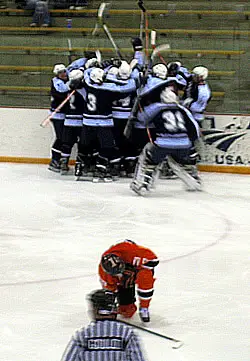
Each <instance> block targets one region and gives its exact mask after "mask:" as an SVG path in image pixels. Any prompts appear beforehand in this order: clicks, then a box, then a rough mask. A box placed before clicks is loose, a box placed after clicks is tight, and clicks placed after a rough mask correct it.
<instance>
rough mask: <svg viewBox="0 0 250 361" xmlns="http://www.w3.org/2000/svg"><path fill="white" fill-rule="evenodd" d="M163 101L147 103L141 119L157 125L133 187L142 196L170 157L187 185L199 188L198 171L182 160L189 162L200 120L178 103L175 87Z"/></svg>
mask: <svg viewBox="0 0 250 361" xmlns="http://www.w3.org/2000/svg"><path fill="white" fill-rule="evenodd" d="M161 100H162V103H153V104H150V105H148V106H146V107H145V108H144V110H143V112H141V113H140V114H139V115H138V120H139V121H141V122H142V124H144V125H145V126H147V127H148V129H149V132H150V127H154V136H152V137H151V138H150V142H148V143H147V144H146V146H145V147H144V149H143V151H142V152H141V154H140V157H139V160H138V163H137V167H136V171H135V176H134V179H133V181H132V183H131V189H132V190H133V191H134V192H136V193H137V194H139V195H144V194H146V193H147V192H148V191H150V190H151V189H152V188H153V186H154V183H155V180H156V179H157V177H158V173H159V167H160V165H161V163H162V162H163V161H164V160H165V159H166V158H167V160H168V163H169V165H170V167H171V168H172V169H173V171H174V173H175V174H176V175H177V176H178V177H179V178H180V179H181V180H182V181H183V182H184V183H185V184H186V185H187V187H188V189H189V190H200V189H201V185H200V179H199V177H198V174H197V173H195V174H192V172H190V173H191V174H188V173H187V172H186V171H185V170H184V169H182V167H181V166H180V165H179V163H182V164H187V163H188V162H190V161H189V154H190V149H191V148H192V144H193V142H194V141H195V140H197V139H198V138H199V137H200V130H199V126H198V123H197V122H196V121H195V119H194V118H193V116H192V114H191V113H190V112H189V111H188V110H187V109H186V108H185V107H183V106H181V105H179V104H178V98H177V95H176V94H175V92H174V91H173V88H172V86H170V87H166V89H164V90H163V92H162V94H161Z"/></svg>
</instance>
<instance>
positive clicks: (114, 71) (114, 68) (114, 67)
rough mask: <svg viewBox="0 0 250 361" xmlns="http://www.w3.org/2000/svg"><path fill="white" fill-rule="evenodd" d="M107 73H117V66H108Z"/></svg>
mask: <svg viewBox="0 0 250 361" xmlns="http://www.w3.org/2000/svg"><path fill="white" fill-rule="evenodd" d="M108 74H111V75H117V74H118V68H117V67H116V66H111V68H109V70H108Z"/></svg>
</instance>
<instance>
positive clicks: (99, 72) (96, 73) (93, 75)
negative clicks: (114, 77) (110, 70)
mask: <svg viewBox="0 0 250 361" xmlns="http://www.w3.org/2000/svg"><path fill="white" fill-rule="evenodd" d="M104 74H105V73H104V70H103V69H101V68H93V70H91V72H90V74H89V77H90V79H91V80H92V82H93V83H96V84H102V83H103V81H104Z"/></svg>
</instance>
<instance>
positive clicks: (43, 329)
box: [0, 163, 250, 361]
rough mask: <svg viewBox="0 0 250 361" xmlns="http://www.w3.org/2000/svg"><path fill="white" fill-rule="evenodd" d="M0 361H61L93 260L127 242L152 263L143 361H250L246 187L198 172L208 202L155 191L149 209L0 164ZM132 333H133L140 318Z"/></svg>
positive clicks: (122, 195) (165, 185) (175, 190)
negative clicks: (178, 343)
mask: <svg viewBox="0 0 250 361" xmlns="http://www.w3.org/2000/svg"><path fill="white" fill-rule="evenodd" d="M0 172H1V182H0V183H1V187H0V199H1V208H0V219H1V228H0V239H1V241H0V249H1V262H0V272H1V281H0V282H1V283H0V291H1V298H0V309H1V311H0V316H1V317H0V360H1V361H57V360H58V361H59V360H60V358H61V355H62V353H63V351H64V349H65V347H66V344H67V342H68V341H69V339H70V337H71V335H72V334H73V332H74V330H75V329H77V328H78V327H81V326H83V325H87V324H88V323H89V316H88V313H87V303H86V295H87V294H88V293H89V292H90V291H92V290H93V289H96V288H99V287H100V284H99V280H98V276H97V265H98V261H99V258H100V255H101V253H102V252H103V251H104V250H106V249H107V248H108V247H109V246H110V245H112V244H113V243H116V242H117V241H118V240H123V239H125V238H128V239H132V240H134V241H136V242H138V243H140V244H142V245H145V246H147V247H150V248H151V249H152V250H153V251H154V252H155V253H156V254H157V255H158V256H159V258H160V264H159V266H158V267H157V268H156V277H157V281H156V283H155V294H154V297H153V300H152V303H151V307H150V310H151V319H152V321H151V323H150V324H149V325H147V326H146V327H148V328H150V329H151V330H154V331H156V332H159V333H162V334H164V335H167V336H170V337H174V338H177V339H180V340H182V341H184V345H183V346H182V347H181V348H180V349H178V350H174V349H172V346H173V344H174V343H173V342H171V341H167V340H165V339H162V338H159V337H157V336H154V335H150V334H147V333H145V332H141V331H138V330H137V331H136V332H137V334H138V335H139V336H140V337H141V340H142V343H143V346H144V349H145V354H146V357H147V360H148V361H176V360H178V361H184V360H185V361H249V359H250V345H249V340H250V337H249V329H250V302H249V298H250V292H249V284H250V282H249V249H250V247H249V242H250V177H249V176H247V175H232V174H215V173H211V174H209V173H203V174H202V179H203V182H204V192H199V193H193V192H186V191H185V190H184V189H183V185H182V183H181V182H180V181H179V180H160V181H159V184H158V185H157V188H156V191H155V192H154V193H152V194H151V195H150V196H149V197H147V198H142V197H138V196H136V195H135V194H133V193H132V192H131V191H130V189H129V181H128V180H124V179H123V180H120V181H118V182H115V183H112V184H100V183H99V184H93V183H90V182H76V181H75V180H74V178H73V176H64V177H62V176H60V175H58V174H54V173H51V172H49V171H48V170H47V169H46V166H43V165H22V164H7V163H6V164H5V163H0ZM132 322H136V323H137V324H140V325H141V323H140V321H139V318H138V315H136V316H135V317H134V320H132Z"/></svg>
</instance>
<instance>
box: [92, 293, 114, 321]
mask: <svg viewBox="0 0 250 361" xmlns="http://www.w3.org/2000/svg"><path fill="white" fill-rule="evenodd" d="M88 300H89V301H90V303H91V304H92V306H93V308H94V309H95V310H96V312H97V313H98V314H99V315H111V314H117V306H116V295H115V293H113V292H111V291H109V290H105V289H99V290H95V291H93V292H92V293H90V294H89V296H88Z"/></svg>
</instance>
